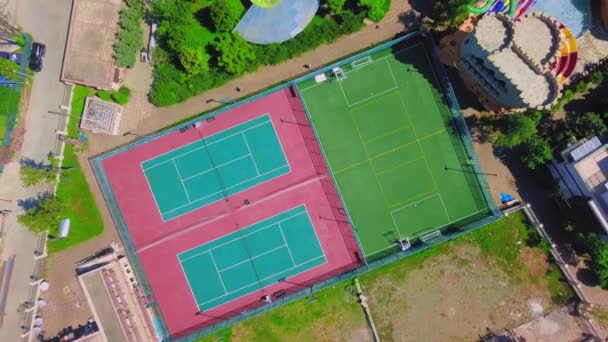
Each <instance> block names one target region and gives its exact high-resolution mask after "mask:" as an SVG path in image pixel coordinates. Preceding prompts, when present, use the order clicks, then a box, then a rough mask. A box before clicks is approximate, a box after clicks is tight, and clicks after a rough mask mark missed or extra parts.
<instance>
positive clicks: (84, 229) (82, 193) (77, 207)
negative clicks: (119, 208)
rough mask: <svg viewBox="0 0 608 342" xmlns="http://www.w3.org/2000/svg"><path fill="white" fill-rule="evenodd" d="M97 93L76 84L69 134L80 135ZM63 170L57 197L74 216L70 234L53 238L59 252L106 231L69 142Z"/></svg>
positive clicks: (53, 249)
mask: <svg viewBox="0 0 608 342" xmlns="http://www.w3.org/2000/svg"><path fill="white" fill-rule="evenodd" d="M94 94H95V90H94V89H92V88H87V87H83V86H75V87H74V93H73V95H72V110H71V112H70V115H72V116H71V117H70V120H69V122H68V135H69V136H71V137H77V136H78V130H79V125H80V120H78V119H77V117H80V116H81V115H82V111H83V110H84V104H85V101H86V98H87V96H92V95H94ZM61 167H62V169H64V170H65V171H63V174H62V176H61V180H60V181H59V184H58V186H57V195H56V196H57V198H58V199H59V200H60V201H61V202H62V203H63V204H64V205H65V206H66V208H67V213H66V217H67V218H69V219H70V234H69V236H68V237H67V238H65V239H61V240H57V241H51V242H49V244H48V248H49V252H56V251H60V250H63V249H66V248H69V247H71V246H73V245H76V244H79V243H81V242H83V241H86V240H88V239H90V238H92V237H94V236H97V235H99V234H101V232H102V231H103V221H102V219H101V214H100V213H99V209H98V208H97V203H96V202H95V199H94V198H93V194H92V193H91V189H90V187H89V184H88V183H87V180H86V177H85V176H84V173H83V171H82V166H81V165H80V162H79V161H78V156H77V155H76V152H75V151H74V148H73V146H72V145H70V144H66V145H65V150H64V152H63V162H62V165H61Z"/></svg>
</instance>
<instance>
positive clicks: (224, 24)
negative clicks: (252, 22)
mask: <svg viewBox="0 0 608 342" xmlns="http://www.w3.org/2000/svg"><path fill="white" fill-rule="evenodd" d="M244 11H245V7H243V4H242V3H241V1H240V0H217V1H215V2H214V3H213V5H211V21H212V22H213V26H214V27H215V29H216V30H217V31H220V32H222V31H224V32H230V31H232V30H233V29H234V27H235V26H236V24H237V23H238V22H239V19H241V15H243V12H244Z"/></svg>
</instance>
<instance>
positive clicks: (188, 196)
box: [172, 159, 192, 204]
mask: <svg viewBox="0 0 608 342" xmlns="http://www.w3.org/2000/svg"><path fill="white" fill-rule="evenodd" d="M172 161H173V167H174V168H175V172H177V177H178V178H179V182H180V183H182V188H183V189H184V193H185V194H186V198H187V199H188V202H190V203H192V200H190V195H188V189H186V184H184V180H183V179H182V175H180V173H179V169H178V168H177V164H176V163H175V159H173V160H172ZM190 203H188V204H190Z"/></svg>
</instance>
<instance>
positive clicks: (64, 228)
mask: <svg viewBox="0 0 608 342" xmlns="http://www.w3.org/2000/svg"><path fill="white" fill-rule="evenodd" d="M69 233H70V219H69V218H66V219H63V220H61V223H60V224H59V238H60V239H63V238H64V237H66V236H68V234H69Z"/></svg>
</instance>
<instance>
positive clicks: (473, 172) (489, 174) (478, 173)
mask: <svg viewBox="0 0 608 342" xmlns="http://www.w3.org/2000/svg"><path fill="white" fill-rule="evenodd" d="M445 170H446V171H460V172H465V173H472V174H475V175H483V176H498V174H497V173H486V172H475V171H467V170H462V169H457V168H453V167H448V166H446V167H445Z"/></svg>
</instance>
